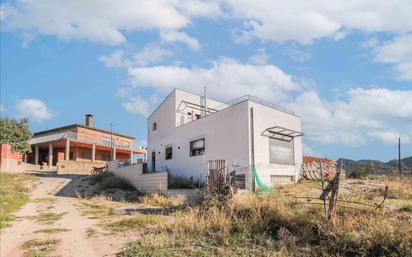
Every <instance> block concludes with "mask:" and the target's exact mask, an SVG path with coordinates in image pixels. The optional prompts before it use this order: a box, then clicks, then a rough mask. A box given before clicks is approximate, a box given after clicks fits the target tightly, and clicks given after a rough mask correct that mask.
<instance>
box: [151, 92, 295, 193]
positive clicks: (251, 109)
mask: <svg viewBox="0 0 412 257" xmlns="http://www.w3.org/2000/svg"><path fill="white" fill-rule="evenodd" d="M301 135H302V133H301V120H300V118H299V117H298V116H296V115H294V113H293V112H292V111H289V110H286V109H284V108H281V107H278V106H274V105H272V104H269V103H266V102H264V101H262V100H260V99H257V98H253V97H251V96H244V97H241V98H238V99H235V100H233V101H231V102H229V103H222V102H218V101H215V100H211V99H209V98H206V97H204V96H200V95H196V94H192V93H189V92H186V91H183V90H180V89H175V90H173V91H172V92H171V93H170V94H169V95H168V96H167V97H166V99H164V101H163V102H162V103H161V104H160V105H159V106H158V107H157V109H156V110H155V111H154V112H153V113H152V114H151V115H150V116H149V118H148V138H147V140H148V147H147V149H148V150H147V153H148V159H147V160H148V163H147V167H148V171H149V172H156V171H168V172H169V174H171V175H174V176H184V177H188V178H193V179H194V180H201V181H205V180H206V179H207V175H208V169H209V168H210V166H211V165H215V166H216V165H218V166H219V165H220V166H225V167H226V168H227V171H229V172H231V171H235V172H236V175H238V176H237V177H238V178H239V179H240V180H241V179H242V178H243V180H244V185H245V187H246V188H251V187H252V185H253V182H252V181H258V180H260V182H262V183H263V184H265V185H267V186H270V185H273V184H279V183H291V182H295V181H297V179H298V176H299V172H300V167H301V164H302V141H301ZM253 163H255V167H256V173H257V177H258V178H257V179H256V180H253V177H254V176H253V175H252V164H253ZM258 182H259V181H258Z"/></svg>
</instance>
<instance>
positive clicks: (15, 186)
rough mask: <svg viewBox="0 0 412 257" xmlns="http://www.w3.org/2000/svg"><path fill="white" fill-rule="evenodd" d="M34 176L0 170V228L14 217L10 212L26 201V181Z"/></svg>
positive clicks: (31, 179) (27, 189) (27, 190)
mask: <svg viewBox="0 0 412 257" xmlns="http://www.w3.org/2000/svg"><path fill="white" fill-rule="evenodd" d="M34 179H35V177H34V176H29V175H25V174H11V173H4V172H0V228H4V227H6V226H7V225H8V222H9V221H12V220H14V219H15V218H16V217H15V216H14V215H13V214H12V213H13V212H15V211H16V210H18V209H19V208H20V207H21V206H23V205H24V204H26V203H27V201H28V196H27V194H28V192H29V188H28V186H27V182H28V181H33V180H34Z"/></svg>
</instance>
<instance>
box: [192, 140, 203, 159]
mask: <svg viewBox="0 0 412 257" xmlns="http://www.w3.org/2000/svg"><path fill="white" fill-rule="evenodd" d="M204 154H205V139H204V138H202V139H198V140H194V141H191V142H190V156H198V155H204Z"/></svg>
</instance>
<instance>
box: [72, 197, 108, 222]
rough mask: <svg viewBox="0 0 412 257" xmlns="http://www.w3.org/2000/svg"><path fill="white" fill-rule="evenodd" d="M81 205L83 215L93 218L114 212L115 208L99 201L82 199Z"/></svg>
mask: <svg viewBox="0 0 412 257" xmlns="http://www.w3.org/2000/svg"><path fill="white" fill-rule="evenodd" d="M79 207H80V213H81V215H83V216H89V217H91V218H102V217H106V216H110V215H112V214H113V208H111V207H108V206H106V205H104V204H102V203H98V202H93V201H82V202H81V203H80V205H79Z"/></svg>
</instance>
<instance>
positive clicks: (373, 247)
mask: <svg viewBox="0 0 412 257" xmlns="http://www.w3.org/2000/svg"><path fill="white" fill-rule="evenodd" d="M407 183H409V190H412V181H409V182H407ZM319 186H320V185H319V183H318V185H317V187H319ZM313 189H314V188H313V186H312V183H310V184H309V185H308V184H306V182H303V183H299V184H294V185H290V186H285V187H283V188H282V189H278V190H276V191H275V192H273V193H272V194H269V195H264V196H257V195H253V194H250V195H243V196H235V197H234V198H231V199H225V198H209V199H207V200H205V201H204V202H203V203H201V204H199V205H198V206H194V207H188V208H187V209H185V210H183V211H179V212H176V213H174V214H173V215H174V219H173V220H172V221H171V222H167V223H164V224H162V225H159V226H153V228H152V229H151V230H150V231H148V232H147V233H145V235H143V237H142V238H140V239H139V240H137V241H135V242H134V243H132V244H130V245H129V246H128V247H127V248H126V249H124V250H123V251H122V252H121V253H120V254H119V255H120V256H342V257H352V256H412V216H411V215H410V214H408V215H404V214H400V213H399V212H398V210H391V209H385V210H376V211H372V210H368V211H365V210H361V209H359V210H356V209H351V208H339V210H338V214H337V215H338V216H337V218H336V222H335V223H334V224H332V223H330V222H328V221H327V219H325V217H324V211H323V206H322V205H315V204H311V202H309V203H308V204H300V203H297V200H296V198H295V197H294V195H291V193H292V192H296V193H299V194H301V195H307V196H311V197H314V196H315V195H317V197H319V194H318V193H319V192H317V191H315V192H314V190H313ZM311 193H313V194H312V195H310V194H311ZM341 193H342V194H350V192H345V191H343V190H342V192H341ZM404 193H405V192H404ZM376 194H379V192H378V191H377V192H376ZM405 195H408V194H403V196H405ZM351 197H352V198H351ZM357 197H359V195H358V193H356V194H355V193H354V195H352V196H350V195H348V196H346V197H345V199H348V200H350V199H353V200H354V199H356V198H357Z"/></svg>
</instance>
